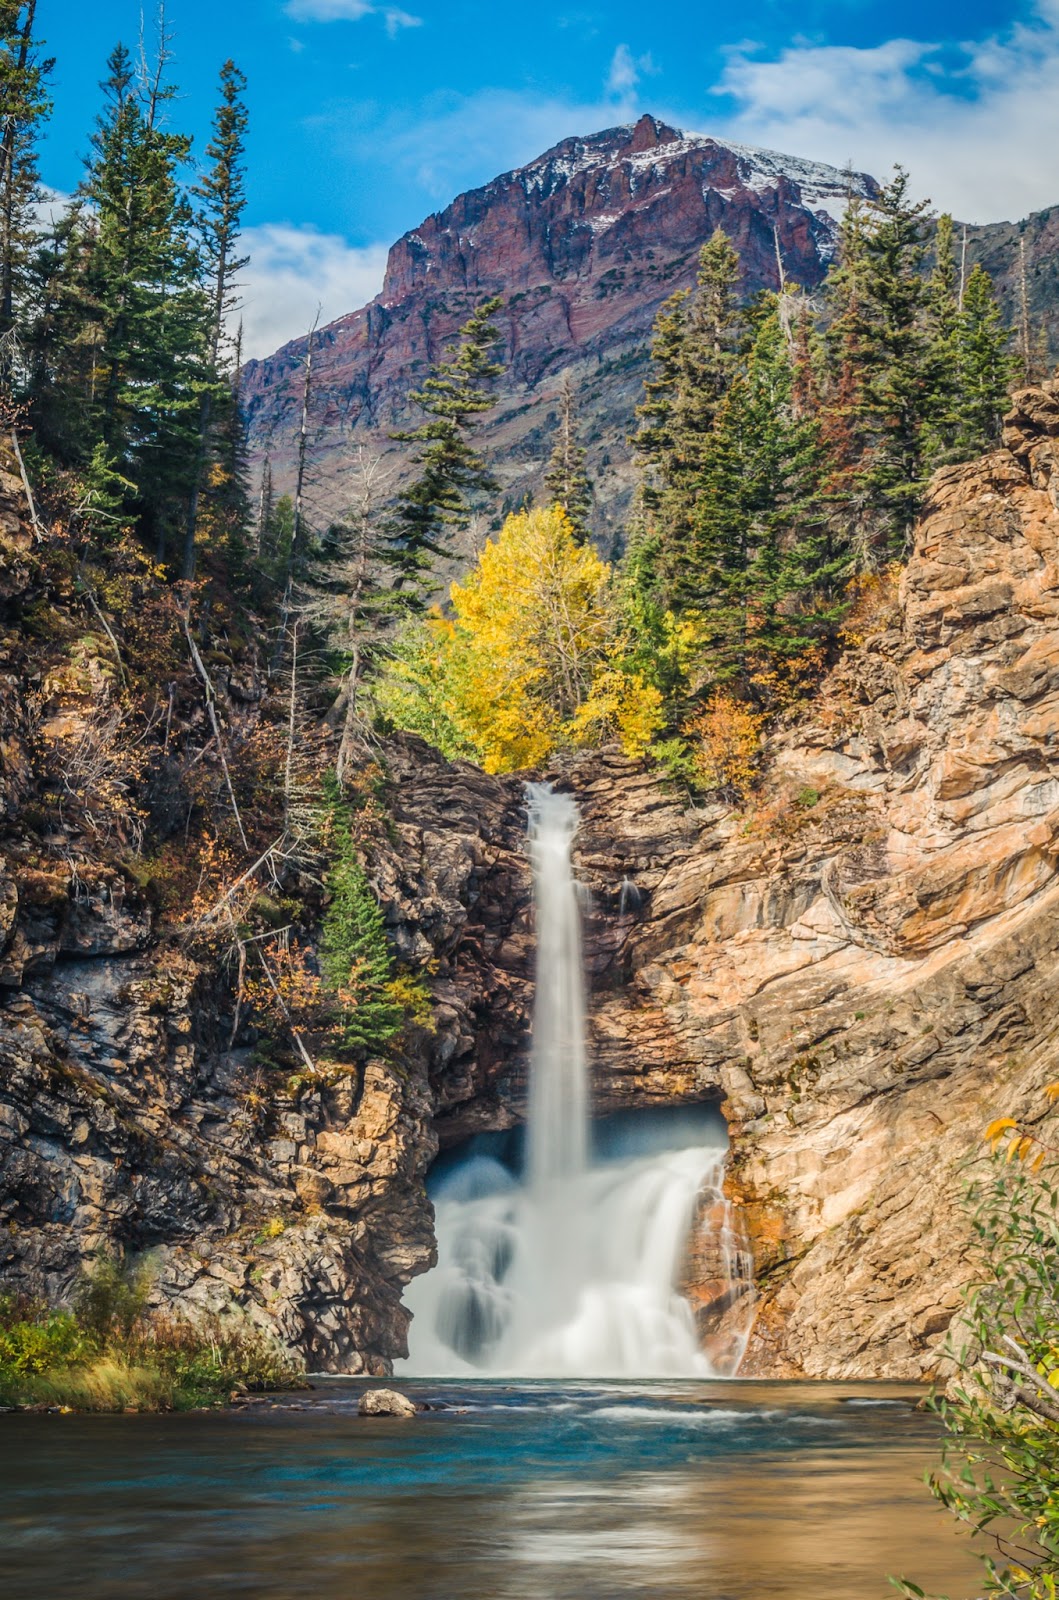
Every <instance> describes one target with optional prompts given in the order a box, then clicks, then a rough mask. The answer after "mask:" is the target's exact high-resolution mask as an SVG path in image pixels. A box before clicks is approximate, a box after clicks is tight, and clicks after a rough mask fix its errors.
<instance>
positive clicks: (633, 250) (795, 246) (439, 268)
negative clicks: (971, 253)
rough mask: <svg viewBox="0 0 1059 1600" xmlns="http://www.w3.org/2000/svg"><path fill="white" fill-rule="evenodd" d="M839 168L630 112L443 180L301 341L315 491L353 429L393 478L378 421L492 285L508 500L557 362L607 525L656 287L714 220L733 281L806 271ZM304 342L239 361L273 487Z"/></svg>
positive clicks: (345, 467) (539, 456)
mask: <svg viewBox="0 0 1059 1600" xmlns="http://www.w3.org/2000/svg"><path fill="white" fill-rule="evenodd" d="M850 183H852V184H853V186H854V187H855V189H856V190H857V191H858V192H859V193H868V192H870V191H871V190H872V189H873V187H874V185H873V184H872V181H871V180H870V179H868V178H866V177H864V176H862V175H860V174H857V175H854V176H853V177H852V178H851V177H849V176H848V175H846V174H844V173H841V172H839V171H837V170H836V169H835V168H833V167H828V166H823V165H820V164H818V163H814V162H809V161H802V160H799V159H798V158H796V157H788V156H780V155H777V154H776V153H775V152H772V151H761V150H751V149H747V148H744V147H743V146H740V145H731V144H726V143H723V142H721V141H718V140H716V139H710V138H707V137H705V136H703V135H700V134H685V133H681V132H679V131H678V130H676V129H674V128H671V127H668V126H666V125H665V124H664V123H661V122H659V121H657V120H656V119H655V118H653V117H648V116H645V117H642V118H641V120H640V121H639V122H638V123H637V124H636V125H635V126H634V127H633V126H630V127H622V128H610V129H607V130H606V131H605V132H603V133H599V134H595V135H593V136H592V137H590V138H587V139H565V140H563V142H562V143H561V144H559V145H557V146H556V147H555V148H554V149H553V150H549V151H548V152H547V153H546V154H545V155H543V156H541V157H540V158H539V159H538V160H537V161H534V162H532V163H531V164H530V165H529V166H527V167H522V168H520V169H519V170H517V171H515V172H509V173H506V174H504V175H503V176H502V177H499V178H496V179H495V180H494V181H493V182H492V183H490V184H488V185H486V187H484V188H482V189H475V190H472V191H471V192H470V193H469V194H464V195H461V196H459V198H458V199H457V200H455V201H454V202H453V204H452V205H451V206H449V207H447V208H446V210H444V211H442V212H439V213H437V214H436V215H434V216H432V217H428V218H427V219H426V221H425V222H423V223H422V224H421V225H420V227H418V228H417V229H415V230H414V231H413V232H411V233H408V234H406V235H405V236H404V238H403V239H400V240H398V242H397V243H396V244H395V245H394V246H393V249H392V250H391V252H390V259H389V264H388V267H387V271H386V279H385V283H384V286H383V290H382V293H381V294H380V295H379V296H378V298H377V299H376V300H374V301H372V303H371V304H370V305H369V306H366V307H365V308H364V309H363V310H360V311H355V312H353V313H352V314H351V315H350V316H346V317H342V318H340V320H339V321H337V322H334V323H331V324H330V325H329V326H328V327H326V328H324V329H323V330H321V332H320V333H319V334H318V335H317V336H316V339H315V340H314V365H313V375H314V376H313V382H314V389H315V393H316V397H317V398H316V402H315V406H314V447H313V448H314V460H313V478H314V495H315V496H316V498H317V499H319V501H320V504H321V506H322V508H323V509H324V510H325V511H327V512H331V513H335V512H338V511H340V510H342V509H343V508H344V507H345V506H346V505H347V504H348V503H349V500H350V491H351V477H350V474H351V473H352V472H353V471H354V470H355V468H356V459H357V458H356V448H355V447H356V446H357V445H358V444H363V445H367V446H369V447H370V448H372V449H375V448H380V449H384V450H386V451H387V452H388V461H389V462H390V463H392V467H393V473H392V474H391V476H392V480H393V482H396V481H398V480H399V477H400V472H401V469H402V463H403V461H404V459H405V454H404V453H403V452H402V451H401V450H400V449H395V447H394V446H393V444H392V443H391V442H390V440H389V437H388V435H389V432H390V431H391V430H392V429H393V428H394V427H402V426H408V425H409V423H411V424H412V425H414V424H415V422H416V419H417V417H419V416H420V415H421V414H420V413H418V412H416V411H415V409H414V408H410V407H409V405H408V401H407V396H408V393H409V391H410V390H411V389H414V388H415V387H416V386H417V384H418V383H419V382H421V380H422V379H423V377H424V376H425V374H426V370H427V368H428V366H429V364H430V363H431V362H432V361H435V360H437V359H438V358H439V357H440V355H441V353H442V350H443V348H444V346H445V344H446V342H447V341H448V340H449V339H450V338H451V336H452V334H453V333H454V332H455V330H456V329H457V328H458V327H459V326H460V325H461V324H462V323H463V322H464V321H465V320H466V318H467V316H468V315H469V313H470V311H471V310H472V309H473V308H474V307H475V306H477V305H478V304H479V303H480V302H481V301H482V300H483V299H485V298H486V297H487V296H491V295H497V294H499V295H502V296H503V297H504V301H505V305H504V310H503V313H502V315H501V319H500V326H501V328H502V330H503V335H504V346H505V348H504V358H505V361H506V363H507V366H506V371H505V373H504V376H503V378H502V380H501V383H500V387H499V391H498V392H499V405H498V407H497V410H496V412H495V414H494V415H493V416H491V417H490V418H489V419H488V420H487V422H486V425H485V427H484V430H483V435H482V442H483V447H484V448H485V450H486V453H487V454H488V456H489V458H490V460H491V463H492V464H493V465H494V467H495V469H496V472H497V475H498V477H499V478H500V480H501V482H502V484H503V487H504V490H505V492H506V494H507V495H508V497H509V498H510V500H511V502H512V503H517V502H518V501H520V500H521V499H522V497H523V496H524V494H525V492H526V491H527V489H529V488H531V487H536V486H539V481H540V478H541V476H542V473H543V470H544V465H545V463H546V461H547V458H548V456H549V454H550V451H551V447H552V442H553V441H552V439H551V437H550V434H551V429H552V428H553V426H554V424H555V420H556V406H557V400H558V389H559V378H560V375H561V373H562V372H563V371H565V370H566V369H572V372H573V375H574V378H575V380H576V385H577V389H578V395H579V405H580V407H581V411H582V417H581V431H582V435H583V439H584V442H585V444H586V445H587V446H588V447H589V466H590V468H591V469H592V470H593V473H594V474H595V475H596V476H597V477H598V482H599V503H598V505H597V508H596V518H597V532H598V534H599V536H600V538H601V540H602V541H603V542H604V543H607V542H609V541H610V540H612V539H613V538H614V537H615V536H616V534H617V530H618V517H619V514H620V512H621V509H622V507H623V506H624V504H625V501H626V500H627V498H628V494H629V492H630V490H631V486H632V479H631V472H630V470H629V455H630V452H629V447H628V444H627V439H626V436H627V435H628V434H629V433H630V431H631V430H632V427H633V424H634V408H635V404H636V401H637V399H638V397H639V393H640V387H641V384H642V380H643V375H644V371H645V366H646V357H647V349H646V344H647V339H648V335H649V332H650V328H651V324H652V321H653V320H654V316H655V313H656V312H657V310H658V307H659V306H660V304H661V303H662V301H663V300H665V299H666V298H667V296H669V295H670V294H672V293H673V292H674V290H676V289H681V288H687V287H688V286H690V285H691V283H693V281H694V275H695V268H696V265H697V257H698V251H699V247H700V246H701V245H702V244H703V243H704V242H705V241H706V240H707V239H708V238H709V236H710V234H711V233H712V232H713V230H714V229H715V228H717V227H721V228H723V229H724V230H725V232H726V233H728V234H729V236H730V237H731V239H732V241H733V243H734V244H735V246H736V248H737V249H738V251H739V254H740V259H741V262H742V267H743V282H742V284H741V292H743V293H746V294H752V293H753V292H754V291H756V290H758V289H761V288H770V289H775V288H777V287H778V286H779V284H780V281H781V274H782V275H783V276H785V277H786V278H787V279H788V280H789V281H791V282H795V283H800V284H804V285H805V286H806V287H808V288H812V287H814V286H815V285H817V284H818V283H819V282H820V281H821V279H822V278H823V276H824V273H825V271H826V269H827V265H828V263H829V261H830V260H831V257H832V255H833V253H834V248H835V243H836V236H837V218H838V217H840V216H841V214H842V209H843V207H844V204H845V201H846V196H847V191H848V189H849V186H850ZM305 350H306V341H305V340H304V339H302V340H295V341H293V342H292V343H291V344H289V345H286V346H285V347H284V348H283V349H282V350H280V351H278V352H277V353H276V355H274V356H272V357H270V358H269V359H268V360H267V361H252V362H250V363H249V364H248V365H247V367H246V370H245V375H244V399H245V403H246V408H247V415H248V419H249V427H250V437H251V442H252V445H253V449H254V452H255V454H256V456H257V457H258V458H259V459H260V458H261V457H263V456H264V455H265V454H267V455H269V457H270V459H271V461H272V465H273V470H274V473H275V477H276V482H277V484H278V485H280V486H287V485H289V480H290V475H291V472H292V468H293V460H294V450H293V440H294V434H295V430H296V428H297V426H298V422H299V419H300V414H301V413H300V408H301V393H302V378H303V370H304V367H303V363H304V357H305Z"/></svg>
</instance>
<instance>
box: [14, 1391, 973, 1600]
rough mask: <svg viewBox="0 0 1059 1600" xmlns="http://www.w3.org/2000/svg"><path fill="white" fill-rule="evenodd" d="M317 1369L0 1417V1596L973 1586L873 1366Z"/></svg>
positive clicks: (842, 1599)
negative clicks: (475, 1375) (745, 1372)
mask: <svg viewBox="0 0 1059 1600" xmlns="http://www.w3.org/2000/svg"><path fill="white" fill-rule="evenodd" d="M363 1387H364V1385H363V1384H359V1383H354V1382H352V1381H350V1380H344V1379H335V1380H327V1379H322V1380H317V1387H316V1388H315V1389H314V1390H313V1391H312V1393H311V1394H307V1395H305V1396H288V1397H283V1398H282V1399H280V1400H278V1401H276V1402H270V1403H267V1404H263V1405H256V1406H254V1407H252V1408H250V1409H248V1410H246V1411H242V1412H226V1413H193V1414H190V1415H184V1416H171V1417H150V1416H122V1417H75V1416H61V1415H57V1414H44V1415H36V1414H34V1415H26V1414H13V1415H7V1416H0V1571H2V1574H3V1582H2V1585H0V1588H2V1592H3V1594H4V1596H5V1597H6V1600H59V1597H66V1596H67V1595H74V1594H76V1595H77V1596H78V1597H79V1600H133V1597H137V1600H139V1597H144V1600H191V1597H202V1600H226V1597H229V1596H252V1597H253V1600H295V1597H298V1600H301V1597H302V1596H306V1597H309V1596H311V1597H312V1600H325V1597H326V1600H616V1597H619V1596H645V1597H646V1596H650V1597H652V1600H658V1597H662V1596H674V1597H695V1600H821V1597H822V1596H827V1600H876V1597H878V1600H884V1597H885V1596H887V1595H890V1596H892V1595H893V1590H892V1589H890V1588H889V1586H888V1584H887V1581H886V1579H887V1574H888V1573H899V1574H904V1575H907V1576H909V1577H912V1578H914V1579H915V1581H916V1582H918V1583H919V1584H920V1585H921V1586H922V1587H923V1588H924V1589H926V1590H927V1591H928V1592H939V1591H940V1592H941V1593H947V1594H949V1595H951V1596H952V1597H953V1600H960V1597H965V1596H970V1595H975V1594H977V1593H978V1592H979V1588H978V1586H977V1583H976V1580H977V1577H978V1573H979V1570H980V1569H979V1567H978V1565H977V1563H976V1562H975V1560H974V1558H973V1556H972V1554H971V1551H970V1547H969V1544H968V1542H967V1541H966V1539H965V1538H964V1537H963V1536H962V1535H961V1534H960V1533H959V1532H958V1531H957V1530H956V1529H955V1527H954V1525H953V1523H952V1521H951V1519H950V1518H949V1516H948V1515H947V1514H946V1513H945V1512H944V1511H943V1510H941V1509H940V1508H939V1507H937V1506H935V1504H934V1503H933V1501H932V1500H931V1498H930V1495H929V1493H928V1491H927V1490H926V1489H925V1487H924V1485H923V1482H922V1474H923V1472H924V1469H925V1468H927V1467H928V1466H930V1465H932V1464H933V1463H934V1461H935V1459H936V1454H937V1443H938V1433H937V1425H936V1423H935V1422H934V1420H933V1419H932V1418H930V1417H929V1416H926V1415H924V1414H923V1413H920V1412H917V1411H916V1410H915V1409H914V1407H915V1402H916V1400H917V1399H918V1398H919V1391H917V1390H914V1389H911V1388H902V1387H900V1386H893V1385H881V1384H880V1385H871V1384H869V1385H863V1384H862V1385H857V1386H853V1385H837V1384H805V1383H797V1384H796V1383H790V1384H772V1383H755V1382H748V1383H741V1382H740V1383H721V1382H659V1383H654V1384H636V1383H606V1384H603V1383H599V1384H593V1383H589V1382H577V1383H563V1384H555V1383H547V1382H541V1383H535V1384H525V1383H517V1384H516V1383H500V1382H474V1381H468V1382H444V1383H429V1382H426V1381H416V1382H414V1383H412V1382H404V1383H402V1384H401V1388H402V1389H404V1390H405V1391H406V1392H407V1393H410V1394H412V1395H413V1396H414V1397H415V1398H416V1399H417V1400H425V1401H429V1402H431V1403H432V1404H433V1405H437V1406H441V1407H443V1408H444V1409H438V1410H432V1411H429V1412H426V1413H423V1414H422V1415H420V1416H418V1417H416V1418H415V1419H414V1420H408V1421H398V1420H396V1419H367V1418H364V1419H362V1418H359V1417H358V1416H357V1415H356V1406H357V1400H358V1397H359V1394H360V1392H361V1390H362V1388H363Z"/></svg>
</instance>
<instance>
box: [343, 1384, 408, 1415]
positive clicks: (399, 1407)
mask: <svg viewBox="0 0 1059 1600" xmlns="http://www.w3.org/2000/svg"><path fill="white" fill-rule="evenodd" d="M415 1414H416V1405H415V1401H414V1400H409V1398H408V1396H407V1395H406V1394H400V1393H399V1392H398V1391H397V1390H396V1389H366V1390H365V1391H364V1393H363V1394H362V1395H361V1397H360V1405H359V1406H358V1407H357V1415H358V1416H361V1417H414V1416H415Z"/></svg>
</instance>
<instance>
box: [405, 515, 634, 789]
mask: <svg viewBox="0 0 1059 1600" xmlns="http://www.w3.org/2000/svg"><path fill="white" fill-rule="evenodd" d="M450 598H451V602H452V616H451V617H444V616H442V615H441V614H440V613H435V615H434V616H432V617H431V618H430V619H429V620H428V622H427V625H426V629H425V630H420V631H419V633H418V634H417V635H415V636H414V637H413V638H411V639H410V640H409V642H408V643H407V644H406V646H405V648H404V650H403V652H402V651H400V650H399V651H398V653H397V657H396V660H395V664H394V669H393V671H392V673H391V675H390V679H389V681H388V682H385V683H383V685H382V686H381V688H380V691H379V700H380V704H381V706H382V708H383V710H384V711H385V712H386V713H387V714H388V715H390V716H391V717H392V718H393V720H394V721H395V722H397V723H398V725H400V726H405V727H411V728H413V729H414V730H415V731H417V732H420V733H423V734H424V735H425V736H426V737H428V738H430V737H432V736H433V738H434V741H435V742H436V743H437V744H438V745H439V748H441V749H443V750H444V751H445V753H446V754H450V755H452V754H460V753H473V754H474V755H475V756H476V758H477V759H478V760H479V761H480V763H481V765H482V766H483V767H484V768H485V770H486V771H487V772H511V771H517V770H519V769H524V768H528V767H536V766H540V765H542V764H543V763H544V762H546V761H547V760H548V758H549V757H550V755H551V753H552V751H553V750H555V749H557V748H560V747H563V746H583V745H590V744H598V743H601V742H603V741H605V740H608V739H618V740H620V742H621V745H622V748H623V749H624V750H625V751H626V752H627V753H628V754H630V755H636V754H640V753H642V752H643V751H644V750H645V749H646V748H647V746H648V744H649V743H650V741H651V738H652V737H653V735H654V734H655V732H656V731H657V730H658V728H659V727H660V726H661V723H662V697H661V695H660V694H659V692H658V691H657V690H656V689H655V688H653V687H652V686H651V685H649V684H647V683H646V682H645V681H644V679H643V678H642V677H641V676H640V675H639V674H638V673H634V672H630V671H628V670H626V669H625V668H624V667H623V666H622V664H621V659H622V656H623V655H624V654H625V651H626V644H625V640H624V639H623V637H622V635H621V632H620V629H619V627H618V624H617V621H616V617H615V613H614V609H613V606H612V603H611V570H610V567H609V566H608V565H607V563H606V562H605V561H603V560H601V559H600V557H599V556H598V555H597V553H596V551H595V550H594V549H593V548H592V547H591V546H590V545H586V544H579V543H578V541H577V538H576V536H575V534H574V530H573V527H572V525H571V523H570V522H569V520H568V518H567V516H566V513H565V512H564V511H563V510H562V508H561V507H559V506H548V507H541V508H537V509H534V510H532V511H524V512H518V513H516V514H515V515H513V516H510V517H508V519H507V521H506V522H505V524H504V526H503V528H502V529H501V532H500V534H499V536H498V537H497V538H496V539H491V540H490V541H489V543H488V544H487V545H486V547H485V549H484V550H483V552H482V554H481V556H480V557H479V560H478V564H477V566H476V567H475V568H474V570H473V571H472V572H471V574H470V576H469V577H468V578H467V579H466V581H465V582H464V583H462V584H460V583H456V584H453V586H452V589H451V594H450Z"/></svg>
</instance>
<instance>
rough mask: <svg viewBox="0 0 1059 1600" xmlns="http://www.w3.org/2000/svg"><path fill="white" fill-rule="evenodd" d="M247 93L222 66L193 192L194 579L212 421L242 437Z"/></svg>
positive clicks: (190, 555)
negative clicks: (205, 308)
mask: <svg viewBox="0 0 1059 1600" xmlns="http://www.w3.org/2000/svg"><path fill="white" fill-rule="evenodd" d="M245 89H246V79H245V77H244V76H243V74H242V73H241V72H240V71H239V69H238V67H237V66H236V65H235V62H234V61H226V62H225V63H224V65H223V67H222V68H221V97H220V104H219V106H218V108H217V111H216V113H215V115H214V120H213V138H212V139H211V141H210V143H209V144H208V145H207V147H206V155H207V157H208V159H209V160H210V161H211V162H212V166H211V168H210V170H209V172H207V173H206V175H205V176H204V177H203V178H202V180H201V182H200V183H199V184H197V185H196V187H195V188H194V190H193V191H192V193H193V194H194V195H195V197H196V198H197V199H198V200H199V201H200V202H201V206H202V209H201V213H200V216H199V236H200V240H201V251H202V258H203V266H204V268H205V270H206V272H207V274H208V281H209V302H210V303H209V326H208V332H207V350H206V373H205V382H204V383H203V386H202V393H201V395H200V398H199V417H198V459H197V461H196V465H195V472H194V477H193V479H192V484H191V493H190V495H189V498H188V509H187V518H186V521H185V526H184V555H183V566H182V576H183V577H184V578H193V577H194V575H195V533H196V528H197V524H198V513H199V497H200V494H201V491H202V484H203V476H204V473H205V471H206V466H207V461H208V459H209V454H210V446H211V439H210V422H211V418H213V416H214V414H215V412H216V411H217V410H221V411H222V413H224V415H223V417H222V425H223V428H224V429H225V430H226V431H227V432H228V434H229V436H230V439H233V438H236V437H238V434H239V431H240V428H239V422H238V417H237V416H236V417H234V418H233V416H232V415H231V413H232V411H233V408H234V410H235V411H236V412H238V409H239V402H238V388H237V386H236V385H233V383H232V382H231V380H230V378H227V377H226V374H225V372H224V354H225V350H224V346H225V323H226V319H227V317H228V316H229V314H230V313H231V312H232V311H233V310H234V308H235V306H236V303H237V301H236V293H235V281H236V278H237V277H238V274H239V273H240V272H241V271H242V270H243V268H244V267H245V266H246V264H247V260H248V257H246V256H242V257H240V256H239V255H238V252H237V243H238V238H239V228H240V222H241V219H242V214H243V208H244V206H245V204H246V190H245V182H244V180H245V168H244V153H245V140H246V128H247V111H246V105H245V102H244V100H243V98H242V97H243V93H244V91H245ZM236 370H237V371H238V366H237V368H236ZM230 453H231V451H230V450H229V454H230ZM227 481H228V483H229V484H232V483H237V482H238V481H239V474H238V471H233V470H232V466H231V464H230V465H229V471H228V473H227Z"/></svg>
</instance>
